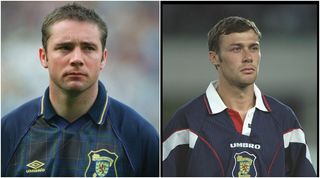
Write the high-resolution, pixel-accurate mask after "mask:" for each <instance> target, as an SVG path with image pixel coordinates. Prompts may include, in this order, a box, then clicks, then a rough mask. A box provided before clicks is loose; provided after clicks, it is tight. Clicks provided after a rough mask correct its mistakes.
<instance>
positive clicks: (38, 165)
mask: <svg viewBox="0 0 320 178" xmlns="http://www.w3.org/2000/svg"><path fill="white" fill-rule="evenodd" d="M42 166H44V163H43V162H41V161H38V160H35V161H32V162H31V163H29V164H27V167H29V168H31V169H27V170H26V173H37V172H44V171H46V170H45V169H44V168H42Z"/></svg>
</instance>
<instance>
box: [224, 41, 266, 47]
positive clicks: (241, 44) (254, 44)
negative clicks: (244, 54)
mask: <svg viewBox="0 0 320 178" xmlns="http://www.w3.org/2000/svg"><path fill="white" fill-rule="evenodd" d="M259 45H260V43H258V42H257V43H251V44H250V45H249V47H252V46H259ZM230 46H241V47H243V46H244V45H243V43H232V44H230Z"/></svg>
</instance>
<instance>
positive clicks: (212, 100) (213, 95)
mask: <svg viewBox="0 0 320 178" xmlns="http://www.w3.org/2000/svg"><path fill="white" fill-rule="evenodd" d="M217 85H218V81H212V82H210V84H209V86H208V88H207V90H206V99H207V101H208V107H209V108H208V109H209V113H211V114H217V113H220V112H222V111H224V110H225V109H227V106H226V105H225V104H224V102H223V101H222V99H221V97H220V96H219V94H218V92H217V90H216V88H217ZM254 94H255V96H256V103H255V106H254V107H255V108H257V109H259V110H261V111H264V112H270V111H271V109H270V107H269V104H268V103H266V104H267V106H266V105H265V103H264V101H265V102H267V101H266V100H265V99H263V97H264V96H263V95H262V94H261V91H260V89H259V88H258V87H257V85H256V84H254ZM267 108H268V109H267Z"/></svg>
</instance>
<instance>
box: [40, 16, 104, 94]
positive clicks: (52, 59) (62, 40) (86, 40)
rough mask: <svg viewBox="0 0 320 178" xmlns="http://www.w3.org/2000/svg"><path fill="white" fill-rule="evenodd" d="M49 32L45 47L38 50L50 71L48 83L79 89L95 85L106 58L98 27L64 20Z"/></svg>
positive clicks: (43, 62)
mask: <svg viewBox="0 0 320 178" xmlns="http://www.w3.org/2000/svg"><path fill="white" fill-rule="evenodd" d="M50 34H51V36H50V37H49V39H48V45H47V50H45V49H43V48H41V49H40V50H39V54H40V61H41V64H42V66H43V67H45V68H48V71H49V76H50V86H54V87H55V86H57V87H58V88H59V89H62V90H64V91H72V92H75V91H79V92H82V91H84V90H86V89H88V88H90V87H91V86H93V85H94V84H97V81H98V77H99V73H100V70H102V69H103V68H104V66H105V63H106V60H107V51H106V49H102V44H101V42H100V31H99V28H98V26H97V25H95V24H93V23H90V22H80V21H75V20H63V21H60V22H57V23H55V24H53V25H52V26H51V28H50Z"/></svg>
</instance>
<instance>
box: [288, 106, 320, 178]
mask: <svg viewBox="0 0 320 178" xmlns="http://www.w3.org/2000/svg"><path fill="white" fill-rule="evenodd" d="M290 112H291V121H292V122H291V125H292V126H291V128H289V129H287V131H285V132H284V134H283V141H284V148H285V161H286V165H285V167H286V176H290V177H293V176H294V177H295V176H298V177H315V176H316V173H315V170H314V168H313V166H312V161H311V156H310V151H309V148H308V145H307V143H306V139H305V134H304V132H303V130H302V128H301V126H300V124H299V122H298V120H297V118H296V116H295V114H294V113H293V111H292V110H291V109H290Z"/></svg>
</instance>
